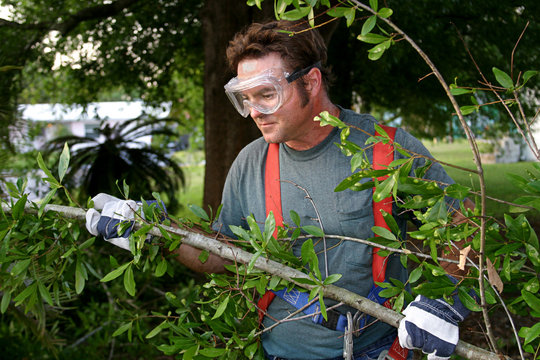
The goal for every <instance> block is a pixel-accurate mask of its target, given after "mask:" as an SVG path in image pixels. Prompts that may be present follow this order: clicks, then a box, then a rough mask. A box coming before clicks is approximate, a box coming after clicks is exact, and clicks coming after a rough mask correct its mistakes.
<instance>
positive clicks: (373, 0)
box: [369, 0, 379, 12]
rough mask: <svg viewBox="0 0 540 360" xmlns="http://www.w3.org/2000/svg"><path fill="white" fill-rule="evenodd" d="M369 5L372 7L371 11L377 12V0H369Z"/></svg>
mask: <svg viewBox="0 0 540 360" xmlns="http://www.w3.org/2000/svg"><path fill="white" fill-rule="evenodd" d="M369 7H370V8H372V9H373V11H375V12H377V10H378V9H379V2H378V1H377V0H369Z"/></svg>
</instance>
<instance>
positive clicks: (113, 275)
mask: <svg viewBox="0 0 540 360" xmlns="http://www.w3.org/2000/svg"><path fill="white" fill-rule="evenodd" d="M129 265H131V262H128V263H125V264H124V265H122V266H120V267H119V268H116V269H114V270H113V271H111V272H110V273H108V274H107V275H105V276H104V277H103V279H101V280H100V281H101V282H108V281H111V280H113V279H116V278H117V277H119V276H120V275H122V274H123V273H124V270H126V268H127V267H128V266H129Z"/></svg>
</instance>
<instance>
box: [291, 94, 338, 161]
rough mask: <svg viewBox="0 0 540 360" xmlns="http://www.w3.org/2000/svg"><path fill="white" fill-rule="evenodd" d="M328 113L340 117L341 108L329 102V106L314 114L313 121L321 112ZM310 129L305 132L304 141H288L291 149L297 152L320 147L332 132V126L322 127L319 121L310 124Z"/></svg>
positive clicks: (321, 107) (320, 108)
mask: <svg viewBox="0 0 540 360" xmlns="http://www.w3.org/2000/svg"><path fill="white" fill-rule="evenodd" d="M323 111H328V112H329V113H330V115H333V116H336V117H339V114H340V110H339V108H338V107H337V106H336V105H334V104H332V103H331V102H329V101H328V106H326V107H324V106H320V107H318V109H317V110H316V111H314V112H313V113H312V119H313V118H314V117H315V116H318V115H319V114H320V113H321V112H323ZM308 126H309V127H308V128H307V129H306V131H305V136H304V137H303V138H302V140H293V141H286V142H285V144H286V145H287V146H288V147H290V148H291V149H294V150H297V151H304V150H309V149H311V148H313V147H315V146H317V145H319V144H320V143H321V142H322V141H323V140H324V139H326V137H327V136H328V135H329V134H330V133H331V132H332V129H333V127H332V126H321V125H320V123H319V122H317V121H313V120H312V121H311V122H310V123H308Z"/></svg>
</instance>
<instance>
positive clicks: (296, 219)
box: [289, 210, 300, 226]
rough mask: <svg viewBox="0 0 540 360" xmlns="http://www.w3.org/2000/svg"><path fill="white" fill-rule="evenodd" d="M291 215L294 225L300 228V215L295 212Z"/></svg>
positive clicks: (292, 211) (291, 212) (290, 212)
mask: <svg viewBox="0 0 540 360" xmlns="http://www.w3.org/2000/svg"><path fill="white" fill-rule="evenodd" d="M289 215H290V217H291V220H292V221H293V223H294V225H296V226H300V215H298V213H297V212H296V211H294V210H291V211H289Z"/></svg>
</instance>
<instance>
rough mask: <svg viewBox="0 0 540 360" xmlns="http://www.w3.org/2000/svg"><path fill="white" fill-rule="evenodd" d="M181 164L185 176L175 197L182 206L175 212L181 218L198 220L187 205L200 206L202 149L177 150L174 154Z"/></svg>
mask: <svg viewBox="0 0 540 360" xmlns="http://www.w3.org/2000/svg"><path fill="white" fill-rule="evenodd" d="M174 158H175V159H177V160H178V161H179V162H180V163H181V164H183V165H182V169H183V170H184V177H185V181H186V182H185V187H184V188H183V189H181V190H180V191H179V192H178V194H177V197H178V199H179V201H180V204H182V208H181V209H180V210H179V211H178V212H177V213H176V214H175V215H176V216H178V217H181V218H188V219H192V220H198V219H197V217H196V216H195V215H194V214H193V213H192V212H191V211H190V210H189V208H188V206H189V205H197V206H202V198H203V190H204V189H203V187H204V162H203V160H204V153H203V152H202V151H195V152H193V151H179V152H177V153H176V154H175V155H174Z"/></svg>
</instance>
